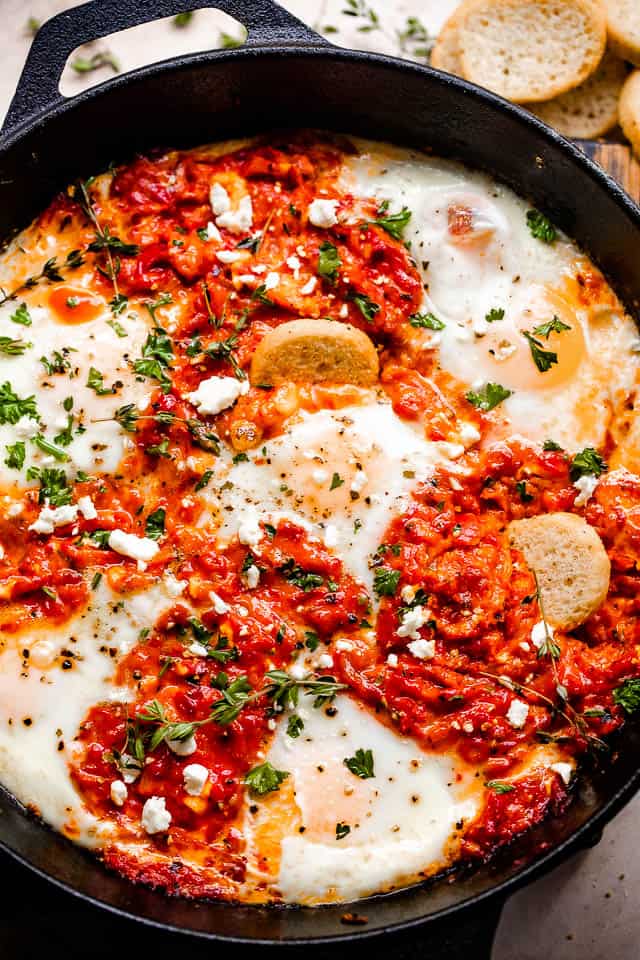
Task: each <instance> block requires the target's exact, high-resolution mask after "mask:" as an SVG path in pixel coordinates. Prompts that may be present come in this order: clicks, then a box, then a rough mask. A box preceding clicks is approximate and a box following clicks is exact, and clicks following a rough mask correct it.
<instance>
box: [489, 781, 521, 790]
mask: <svg viewBox="0 0 640 960" xmlns="http://www.w3.org/2000/svg"><path fill="white" fill-rule="evenodd" d="M485 787H489V789H490V790H493V791H494V793H511V791H512V790H515V787H514V786H513V784H512V783H505V782H504V780H489V781H488V782H487V783H485Z"/></svg>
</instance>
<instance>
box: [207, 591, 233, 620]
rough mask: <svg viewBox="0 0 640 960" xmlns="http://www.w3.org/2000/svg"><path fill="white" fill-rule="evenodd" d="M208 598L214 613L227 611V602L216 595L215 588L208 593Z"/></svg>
mask: <svg viewBox="0 0 640 960" xmlns="http://www.w3.org/2000/svg"><path fill="white" fill-rule="evenodd" d="M209 599H210V600H211V603H212V604H213V610H214V613H218V614H220V615H222V614H223V613H229V604H228V603H225V602H224V600H223V599H222V597H220V596H218V594H217V593H216V592H215V590H212V591H211V592H210V594H209Z"/></svg>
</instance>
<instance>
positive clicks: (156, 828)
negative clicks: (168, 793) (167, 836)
mask: <svg viewBox="0 0 640 960" xmlns="http://www.w3.org/2000/svg"><path fill="white" fill-rule="evenodd" d="M142 826H143V827H144V829H145V830H146V832H147V833H164V832H165V830H168V829H169V827H170V826H171V814H170V813H169V811H168V810H167V803H166V800H165V799H164V797H149V799H148V800H147V801H146V803H145V805H144V807H143V808H142Z"/></svg>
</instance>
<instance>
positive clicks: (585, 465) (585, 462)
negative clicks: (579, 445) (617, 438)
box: [569, 447, 607, 483]
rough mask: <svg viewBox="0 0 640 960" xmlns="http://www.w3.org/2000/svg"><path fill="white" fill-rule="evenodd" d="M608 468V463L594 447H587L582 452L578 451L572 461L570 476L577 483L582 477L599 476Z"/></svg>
mask: <svg viewBox="0 0 640 960" xmlns="http://www.w3.org/2000/svg"><path fill="white" fill-rule="evenodd" d="M606 469H607V464H606V463H605V461H604V460H603V458H602V457H601V456H600V454H599V453H598V451H597V450H594V449H593V447H585V448H584V450H581V451H580V453H576V455H575V457H574V458H573V460H572V461H571V467H570V470H569V476H570V478H571V482H572V483H575V482H576V480H579V479H580V477H586V476H594V477H599V476H600V474H601V473H604V472H605V470H606Z"/></svg>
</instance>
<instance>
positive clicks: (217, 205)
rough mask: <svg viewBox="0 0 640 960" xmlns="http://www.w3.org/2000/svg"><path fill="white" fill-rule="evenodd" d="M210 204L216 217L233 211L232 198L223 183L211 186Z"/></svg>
mask: <svg viewBox="0 0 640 960" xmlns="http://www.w3.org/2000/svg"><path fill="white" fill-rule="evenodd" d="M209 203H210V204H211V209H212V210H213V212H214V214H215V215H216V217H219V216H221V215H222V214H223V213H228V211H229V210H231V198H230V197H229V194H228V193H227V191H226V190H225V188H224V187H223V186H222V184H221V183H214V184H212V185H211V190H210V191H209Z"/></svg>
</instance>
